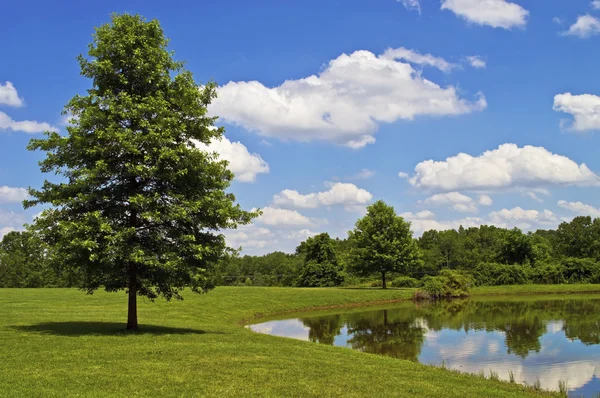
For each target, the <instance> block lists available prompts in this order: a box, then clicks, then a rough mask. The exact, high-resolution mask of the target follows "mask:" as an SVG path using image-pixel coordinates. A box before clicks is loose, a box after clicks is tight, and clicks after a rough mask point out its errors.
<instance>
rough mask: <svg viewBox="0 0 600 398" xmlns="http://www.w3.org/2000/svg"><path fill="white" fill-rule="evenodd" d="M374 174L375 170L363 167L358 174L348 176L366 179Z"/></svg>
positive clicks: (354, 178)
mask: <svg viewBox="0 0 600 398" xmlns="http://www.w3.org/2000/svg"><path fill="white" fill-rule="evenodd" d="M374 175H375V172H374V171H373V170H369V169H362V170H361V171H359V172H358V173H357V174H355V175H353V176H350V177H348V179H349V180H366V179H368V178H371V177H373V176H374Z"/></svg>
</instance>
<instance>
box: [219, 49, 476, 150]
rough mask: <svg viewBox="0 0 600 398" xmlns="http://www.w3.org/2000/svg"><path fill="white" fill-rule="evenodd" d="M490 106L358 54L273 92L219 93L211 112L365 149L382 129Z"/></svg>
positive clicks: (282, 134) (390, 62)
mask: <svg viewBox="0 0 600 398" xmlns="http://www.w3.org/2000/svg"><path fill="white" fill-rule="evenodd" d="M390 51H393V50H390ZM389 55H390V53H389V52H388V56H389ZM486 106H487V103H486V101H485V98H484V97H483V95H481V94H478V99H477V100H476V101H469V100H466V99H464V98H461V97H459V95H458V92H457V89H456V88H455V87H453V86H446V87H442V86H440V85H438V84H436V83H434V82H432V81H430V80H427V79H426V78H424V77H423V76H422V75H421V73H420V72H418V71H417V70H415V69H414V68H413V67H412V66H411V65H410V64H409V63H407V62H401V61H397V60H395V59H390V58H388V57H386V56H383V55H382V56H376V55H375V54H373V53H371V52H369V51H356V52H354V53H352V54H349V55H348V54H342V55H340V56H339V57H338V58H336V59H334V60H331V61H330V62H329V64H328V65H327V66H326V67H325V69H324V70H323V71H322V72H320V73H319V75H318V76H317V75H312V76H309V77H307V78H303V79H298V80H288V81H285V82H284V83H283V84H281V85H280V86H277V87H273V88H269V87H266V86H264V85H263V84H262V83H260V82H257V81H249V82H243V81H242V82H229V83H227V84H226V85H224V86H222V87H219V89H218V98H216V99H215V101H214V102H213V104H212V105H211V107H210V109H209V111H210V113H211V114H212V115H216V116H220V117H221V118H222V119H223V120H224V121H226V122H229V123H233V124H237V125H240V126H243V127H245V128H246V129H248V130H251V131H255V132H257V133H258V134H259V135H261V136H265V137H273V138H279V139H282V140H296V141H304V142H307V141H313V140H323V141H330V142H334V143H337V144H341V145H346V146H349V147H351V148H360V147H364V146H365V145H367V144H372V143H374V142H375V138H374V137H373V135H374V134H375V132H376V131H377V130H378V128H379V124H381V123H393V122H395V121H397V120H400V119H403V120H412V119H414V118H415V117H417V116H444V115H460V114H465V113H470V112H474V111H480V110H482V109H484V108H485V107H486Z"/></svg>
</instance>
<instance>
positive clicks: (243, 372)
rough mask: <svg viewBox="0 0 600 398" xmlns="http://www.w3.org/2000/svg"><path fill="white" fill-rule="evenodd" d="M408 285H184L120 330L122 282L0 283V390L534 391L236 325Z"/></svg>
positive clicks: (48, 393)
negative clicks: (102, 285) (205, 288)
mask: <svg viewBox="0 0 600 398" xmlns="http://www.w3.org/2000/svg"><path fill="white" fill-rule="evenodd" d="M511 289H512V288H511ZM520 289H521V290H520V291H519V293H524V292H525V290H524V289H525V288H520ZM531 289H532V290H535V292H536V293H540V292H541V291H543V290H544V289H543V288H540V287H533V288H531ZM556 289H557V288H555V287H550V288H547V289H546V290H548V291H550V292H556ZM587 289H588V291H590V290H591V291H600V286H596V287H590V286H588V287H587ZM491 290H493V289H491ZM491 290H490V291H491ZM577 291H578V292H583V291H585V290H581V288H578V290H577ZM478 292H479V293H481V292H480V291H478ZM411 293H412V291H411V290H395V289H389V290H387V291H384V290H380V289H293V288H259V287H237V288H235V287H229V288H228V287H219V288H217V289H216V290H214V291H212V292H210V293H209V294H206V295H194V294H191V293H188V294H186V295H185V298H186V299H185V300H184V301H182V302H177V301H176V302H171V303H166V302H164V301H160V300H159V301H156V302H155V303H150V302H148V301H146V300H140V301H141V302H140V309H139V312H140V324H141V328H142V330H141V331H140V332H138V333H135V334H131V333H126V332H124V331H123V328H124V321H125V317H126V313H125V311H126V307H127V302H126V296H125V295H124V294H108V293H104V292H98V293H96V294H95V295H93V296H87V295H85V294H84V293H82V292H80V291H78V290H73V289H0V347H1V351H0V396H2V397H66V396H81V397H90V396H98V397H108V396H113V397H116V396H119V397H120V396H128V397H132V396H144V397H150V396H169V397H194V396H297V397H306V396H319V397H327V396H344V397H348V396H370V397H376V396H380V397H383V396H419V397H460V398H465V397H476V396H479V397H520V396H539V395H541V394H537V395H536V393H535V392H533V391H529V390H527V391H526V390H525V389H524V388H523V387H521V386H518V385H511V384H507V383H502V382H496V381H490V380H484V379H481V378H478V377H475V376H469V375H461V374H457V373H454V372H451V371H447V370H443V369H438V368H433V367H428V366H423V365H419V364H415V363H412V362H408V361H403V360H398V359H393V358H387V357H382V356H377V355H370V354H364V353H360V352H357V351H353V350H349V349H344V348H340V347H330V346H326V345H321V344H313V343H308V342H303V341H298V340H292V339H286V338H280V337H273V336H267V335H260V334H256V333H253V332H251V331H250V330H248V329H247V328H244V327H243V326H242V325H241V323H242V321H243V320H244V319H246V320H247V319H250V318H253V317H259V316H261V315H274V314H280V313H282V312H289V311H294V310H301V309H308V308H313V307H321V308H327V307H339V306H352V305H358V304H360V303H365V302H378V303H380V304H383V303H385V302H391V301H396V300H400V299H404V298H407V297H409V296H410V295H411ZM483 293H485V290H484V291H483ZM492 293H495V294H498V293H500V291H496V290H494V291H492Z"/></svg>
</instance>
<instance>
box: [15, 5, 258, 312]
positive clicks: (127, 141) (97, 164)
mask: <svg viewBox="0 0 600 398" xmlns="http://www.w3.org/2000/svg"><path fill="white" fill-rule="evenodd" d="M79 64H80V66H81V74H82V75H83V76H85V77H87V78H89V79H91V83H92V86H91V88H90V89H88V90H87V93H88V94H87V95H85V96H79V95H77V96H75V97H74V98H73V99H72V100H71V101H70V102H69V103H68V104H67V106H66V107H65V110H64V113H65V114H69V115H71V116H72V117H71V119H70V125H69V126H67V127H66V129H67V131H68V134H66V135H60V134H59V133H57V132H47V133H46V138H45V139H33V140H31V142H30V144H29V147H28V149H30V150H42V151H44V152H46V158H45V159H44V160H42V161H41V162H40V166H41V170H42V172H44V173H54V174H58V175H59V176H62V177H63V180H62V181H59V182H50V181H45V182H44V184H43V187H42V188H41V189H40V190H35V189H31V190H30V194H31V196H32V197H33V199H32V200H30V201H27V202H26V204H25V205H26V207H32V206H35V205H38V204H45V203H49V204H52V205H53V206H54V207H53V208H52V209H50V210H46V211H44V213H43V214H42V216H41V217H40V218H39V219H38V225H37V226H38V228H39V230H40V233H41V235H42V238H43V240H44V241H45V242H47V243H48V244H49V245H50V246H51V247H52V250H53V252H54V259H55V260H56V264H59V265H60V267H62V268H64V269H74V270H77V272H78V273H80V274H81V275H82V281H81V288H82V289H84V290H86V291H87V292H90V293H91V292H93V291H95V290H97V289H98V288H100V287H104V288H105V289H106V290H107V291H118V290H121V289H128V290H129V292H130V295H131V296H132V297H133V298H135V295H136V294H138V295H142V296H146V297H148V298H150V299H154V298H156V297H158V296H163V297H165V298H166V299H171V298H172V297H176V298H180V295H179V291H180V290H181V289H182V288H184V287H190V288H191V289H192V290H193V291H195V292H205V291H207V290H209V289H211V288H212V278H211V277H209V275H210V273H209V270H210V269H211V268H212V267H213V265H214V264H215V263H216V262H217V261H218V260H219V259H220V258H221V257H222V256H223V255H224V253H225V252H226V250H227V247H226V244H225V239H224V236H223V235H222V234H220V233H218V232H215V231H219V230H221V229H223V228H235V227H236V226H237V225H238V224H246V223H248V222H250V221H251V219H252V218H253V217H254V216H255V215H256V214H255V213H250V212H246V211H244V210H242V209H241V208H240V207H239V205H236V204H235V198H234V196H233V195H232V194H230V193H227V192H226V189H227V188H228V187H229V185H230V182H231V180H232V179H233V174H232V173H231V172H230V171H229V170H228V169H227V162H225V161H221V160H219V159H218V157H217V155H216V154H212V153H207V152H205V151H203V150H201V149H198V148H197V146H196V145H197V143H203V144H208V143H210V142H211V141H213V140H217V139H220V138H221V136H222V135H223V129H222V128H215V127H214V121H215V118H213V117H209V116H207V106H208V105H209V104H210V102H211V101H212V99H213V98H214V97H215V95H216V85H215V84H214V83H212V82H210V83H207V84H205V85H203V86H201V88H200V89H199V85H198V84H197V83H196V82H195V81H194V79H193V77H192V74H191V73H190V72H188V71H186V70H184V68H183V63H182V62H177V61H174V60H173V58H172V53H171V52H169V51H168V50H167V39H166V38H165V37H164V34H163V31H162V29H161V27H160V24H159V23H158V21H156V20H152V21H149V22H146V21H145V20H144V19H143V18H141V17H140V16H137V15H135V16H133V15H127V14H125V15H114V16H113V17H112V21H111V23H110V24H105V25H102V26H100V27H99V28H97V29H96V31H95V34H94V35H93V42H92V44H91V45H90V46H89V57H88V58H86V57H84V56H80V57H79ZM131 296H130V300H131ZM130 308H131V307H130ZM136 324H137V322H136Z"/></svg>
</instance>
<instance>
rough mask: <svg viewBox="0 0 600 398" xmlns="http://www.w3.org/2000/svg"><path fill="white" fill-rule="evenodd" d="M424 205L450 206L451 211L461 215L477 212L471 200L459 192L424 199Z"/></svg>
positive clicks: (475, 205)
mask: <svg viewBox="0 0 600 398" xmlns="http://www.w3.org/2000/svg"><path fill="white" fill-rule="evenodd" d="M424 203H425V204H430V205H434V206H440V205H451V207H452V209H453V210H455V211H458V212H461V213H476V212H477V204H476V203H475V201H474V200H473V198H471V197H469V196H467V195H463V194H461V193H459V192H448V193H438V194H436V195H433V196H430V197H428V198H427V199H425V202H424Z"/></svg>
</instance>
